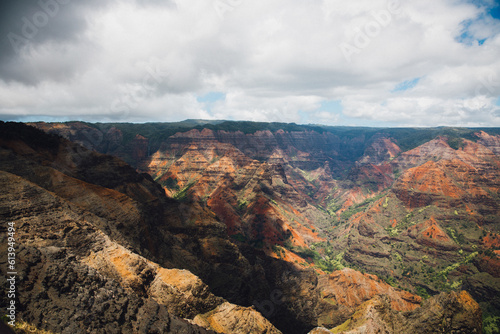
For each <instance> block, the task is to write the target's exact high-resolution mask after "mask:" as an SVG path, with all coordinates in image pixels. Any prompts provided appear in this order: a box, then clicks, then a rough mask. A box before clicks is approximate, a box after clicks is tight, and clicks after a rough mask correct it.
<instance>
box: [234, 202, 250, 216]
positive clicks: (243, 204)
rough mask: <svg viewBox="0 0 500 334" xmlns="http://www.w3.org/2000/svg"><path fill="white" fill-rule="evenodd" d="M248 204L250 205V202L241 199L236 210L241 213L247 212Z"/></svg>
mask: <svg viewBox="0 0 500 334" xmlns="http://www.w3.org/2000/svg"><path fill="white" fill-rule="evenodd" d="M247 206H248V202H247V201H246V200H241V199H239V200H238V206H237V207H236V210H238V212H240V213H242V212H245V210H246V208H247Z"/></svg>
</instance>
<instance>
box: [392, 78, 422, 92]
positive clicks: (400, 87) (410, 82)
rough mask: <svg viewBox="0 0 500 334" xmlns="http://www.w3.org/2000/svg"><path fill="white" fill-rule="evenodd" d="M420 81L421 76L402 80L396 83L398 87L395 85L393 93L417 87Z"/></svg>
mask: <svg viewBox="0 0 500 334" xmlns="http://www.w3.org/2000/svg"><path fill="white" fill-rule="evenodd" d="M419 81H420V78H415V79H411V80H406V81H403V82H400V83H398V84H397V85H396V87H394V89H393V90H392V91H391V92H392V93H395V92H404V91H405V90H408V89H412V88H413V87H415V86H416V85H417V84H418V82H419Z"/></svg>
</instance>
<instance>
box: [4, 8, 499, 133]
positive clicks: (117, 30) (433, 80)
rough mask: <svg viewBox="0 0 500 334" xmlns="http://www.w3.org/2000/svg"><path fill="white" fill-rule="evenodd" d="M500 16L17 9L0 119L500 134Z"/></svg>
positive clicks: (8, 39)
mask: <svg viewBox="0 0 500 334" xmlns="http://www.w3.org/2000/svg"><path fill="white" fill-rule="evenodd" d="M494 8H495V2H494V1H481V2H478V1H470V2H468V1H451V0H438V1H436V0H433V1H431V0H421V1H418V2H415V1H413V2H410V1H404V0H401V1H398V0H362V1H356V2H347V1H340V0H313V1H308V2H304V1H298V0H286V1H285V0H276V1H272V2H269V1H267V2H266V1H263V0H256V1H248V0H238V1H234V0H232V1H229V0H210V1H207V0H189V1H176V2H174V1H171V2H165V1H158V0H105V1H97V0H91V1H86V2H84V3H82V2H77V1H76V0H40V1H32V0H19V1H16V2H11V3H9V4H2V5H0V13H2V14H1V15H2V16H3V17H2V20H0V22H1V23H0V37H1V40H0V43H1V45H0V46H1V48H0V50H1V51H0V116H1V118H2V119H28V118H29V119H30V120H32V119H33V118H37V117H39V118H40V119H42V118H51V119H52V118H53V119H58V117H59V118H60V119H63V120H68V119H83V120H87V121H108V120H112V121H136V122H144V121H177V120H182V119H185V118H210V119H246V120H256V121H287V122H299V123H300V122H310V123H328V124H342V125H356V124H359V125H377V126H379V125H384V126H385V125H394V126H399V125H408V126H434V125H455V126H460V125H467V126H472V125H476V126H482V125H488V126H491V125H495V126H500V119H499V118H498V113H499V111H498V108H499V107H498V105H497V103H496V102H497V100H498V97H499V96H500V60H499V59H498V54H499V51H500V50H499V48H500V33H499V32H500V21H499V19H498V18H497V17H495V16H494V15H492V13H494V12H493V11H492V10H493V9H494ZM45 21H46V22H45ZM14 35H16V36H18V37H19V39H18V40H15V41H18V42H19V43H21V42H23V43H24V44H22V43H21V44H16V43H13V42H12V36H14ZM210 94H218V95H217V98H216V97H214V96H215V95H214V96H211V95H210ZM222 97H223V98H222ZM332 101H335V102H332ZM332 103H333V105H334V107H332V108H329V107H328V106H329V105H330V106H332ZM325 106H326V107H325Z"/></svg>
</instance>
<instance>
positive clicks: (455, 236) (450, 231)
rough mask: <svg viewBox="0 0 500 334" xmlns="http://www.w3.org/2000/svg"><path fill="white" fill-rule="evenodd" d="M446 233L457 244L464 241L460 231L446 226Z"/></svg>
mask: <svg viewBox="0 0 500 334" xmlns="http://www.w3.org/2000/svg"><path fill="white" fill-rule="evenodd" d="M446 233H447V234H448V236H449V237H450V238H452V239H453V241H455V242H456V243H457V244H459V245H461V244H463V243H464V242H465V236H464V235H463V234H462V233H457V231H456V230H455V229H453V228H451V227H447V228H446Z"/></svg>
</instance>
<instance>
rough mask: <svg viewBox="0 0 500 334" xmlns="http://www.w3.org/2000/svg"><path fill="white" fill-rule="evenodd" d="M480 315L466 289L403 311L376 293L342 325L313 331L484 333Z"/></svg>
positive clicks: (389, 333) (313, 333)
mask: <svg viewBox="0 0 500 334" xmlns="http://www.w3.org/2000/svg"><path fill="white" fill-rule="evenodd" d="M481 317H482V315H481V309H480V308H479V305H478V304H477V303H476V302H475V301H474V300H473V299H472V298H471V296H470V295H469V294H468V293H467V292H465V291H461V292H458V293H457V292H452V293H450V294H441V295H439V296H436V297H433V298H431V299H429V300H426V301H425V302H424V303H423V305H422V307H420V308H417V309H415V310H413V311H409V312H404V313H398V312H395V311H394V310H393V309H392V308H391V307H390V301H389V300H388V298H387V297H385V296H376V297H374V298H373V299H370V300H369V301H366V302H365V303H363V304H362V305H361V306H360V307H359V308H358V309H357V311H356V313H355V314H354V315H353V316H352V317H351V318H349V320H347V321H346V322H345V323H344V324H342V325H341V326H338V327H335V328H333V329H332V330H331V331H326V330H325V329H315V330H314V331H312V332H310V334H317V333H329V332H330V333H331V332H333V333H345V334H375V333H386V334H405V333H422V334H427V333H429V334H430V333H481V332H482V326H481Z"/></svg>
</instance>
